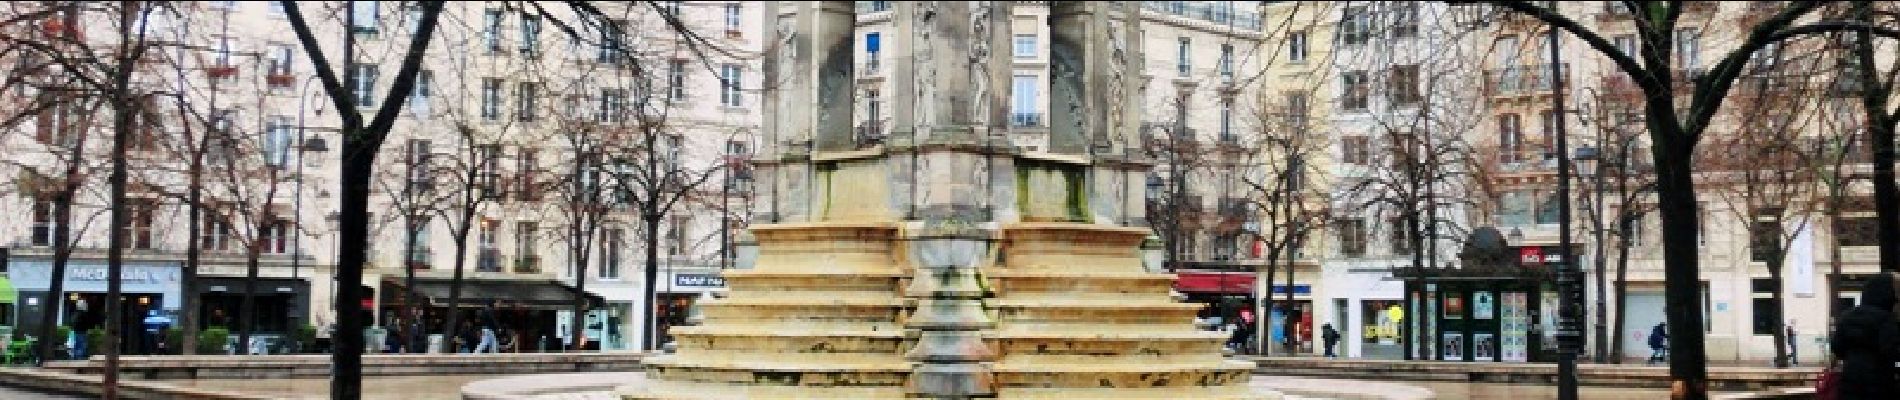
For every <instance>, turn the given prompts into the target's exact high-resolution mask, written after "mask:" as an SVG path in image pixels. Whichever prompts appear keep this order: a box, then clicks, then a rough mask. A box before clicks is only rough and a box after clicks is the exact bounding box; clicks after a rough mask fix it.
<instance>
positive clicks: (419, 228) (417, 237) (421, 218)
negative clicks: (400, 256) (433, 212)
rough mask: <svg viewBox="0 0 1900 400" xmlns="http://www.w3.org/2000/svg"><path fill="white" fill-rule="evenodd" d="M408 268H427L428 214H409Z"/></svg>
mask: <svg viewBox="0 0 1900 400" xmlns="http://www.w3.org/2000/svg"><path fill="white" fill-rule="evenodd" d="M408 240H409V241H411V242H410V243H408V244H410V245H411V246H410V248H409V255H408V257H406V258H407V259H408V260H409V268H412V269H427V268H429V216H428V215H423V214H416V215H411V216H409V239H408Z"/></svg>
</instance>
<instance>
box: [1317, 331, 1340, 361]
mask: <svg viewBox="0 0 1900 400" xmlns="http://www.w3.org/2000/svg"><path fill="white" fill-rule="evenodd" d="M1319 336H1320V340H1322V341H1325V342H1326V358H1339V355H1337V354H1333V346H1336V345H1338V344H1339V330H1336V329H1333V324H1326V325H1324V326H1321V327H1320V333H1319Z"/></svg>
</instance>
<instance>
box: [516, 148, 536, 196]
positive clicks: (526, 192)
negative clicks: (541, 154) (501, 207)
mask: <svg viewBox="0 0 1900 400" xmlns="http://www.w3.org/2000/svg"><path fill="white" fill-rule="evenodd" d="M538 151H539V150H538V149H535V148H533V147H522V148H521V156H520V157H517V158H516V159H515V162H516V164H517V165H516V166H515V173H518V174H521V175H520V176H518V177H516V178H515V184H517V185H520V187H518V188H516V189H515V190H516V191H517V194H516V197H517V198H519V199H521V201H535V200H540V199H541V194H540V186H539V185H538V184H537V183H536V182H535V180H536V179H537V177H536V176H535V174H536V173H538V172H539V170H540V168H541V166H540V165H539V164H538V163H536V160H535V153H536V152H538Z"/></svg>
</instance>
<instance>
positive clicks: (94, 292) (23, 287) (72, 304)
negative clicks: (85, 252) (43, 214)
mask: <svg viewBox="0 0 1900 400" xmlns="http://www.w3.org/2000/svg"><path fill="white" fill-rule="evenodd" d="M8 263H9V265H8V266H7V274H8V275H9V276H10V277H11V281H12V284H13V285H14V288H15V289H16V290H17V293H18V296H19V297H20V298H22V299H23V301H22V302H21V303H20V304H21V305H22V306H21V307H20V308H19V310H18V313H17V314H18V315H13V316H9V317H10V318H13V319H14V320H15V321H17V322H18V327H19V328H20V330H21V331H22V332H27V333H33V332H38V331H39V326H40V324H39V321H40V317H41V315H44V314H45V313H48V312H51V313H56V316H55V320H56V321H58V323H59V324H60V325H65V326H70V327H72V328H73V330H74V331H76V332H85V331H90V330H92V329H95V328H101V329H102V328H104V327H105V323H106V314H107V310H108V308H109V307H111V306H108V305H107V299H106V283H107V282H108V281H110V279H108V276H109V275H108V274H107V270H106V263H105V260H95V259H74V260H71V261H69V262H68V263H67V266H66V276H65V279H64V280H63V284H62V286H63V287H62V288H61V289H62V291H64V292H65V293H66V294H65V295H64V296H62V298H61V299H59V301H58V303H59V304H53V305H48V304H43V303H44V300H43V299H44V297H45V296H46V291H47V290H50V287H51V282H52V279H51V278H52V262H51V261H50V260H46V259H18V258H17V257H16V258H15V259H13V260H9V261H8ZM122 267H123V269H122V270H121V271H120V272H121V273H120V283H121V285H120V293H121V294H122V295H121V297H120V301H119V304H117V305H116V307H118V308H119V312H120V313H121V315H124V316H126V318H123V319H122V322H123V324H122V326H120V330H121V331H124V332H143V331H144V330H143V326H142V323H143V321H144V317H145V316H146V315H148V314H150V313H154V312H156V313H157V314H159V315H161V316H164V317H167V318H172V320H176V317H177V314H178V305H179V300H180V298H181V296H180V295H179V284H178V270H179V265H178V263H176V262H164V261H126V262H125V263H124V264H123V265H122ZM56 340H64V339H63V338H56ZM121 344H122V347H121V348H120V351H122V352H124V353H125V354H151V353H155V352H157V342H156V341H153V340H148V339H147V338H144V337H142V336H140V335H130V336H127V337H126V340H124V341H123V343H121ZM95 350H96V349H95ZM94 352H96V351H94Z"/></svg>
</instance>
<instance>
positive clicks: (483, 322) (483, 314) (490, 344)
mask: <svg viewBox="0 0 1900 400" xmlns="http://www.w3.org/2000/svg"><path fill="white" fill-rule="evenodd" d="M476 314H477V317H478V318H476V323H477V324H480V328H481V343H480V344H477V345H475V353H477V354H479V353H482V352H484V351H485V352H488V353H494V352H495V351H496V350H498V349H497V348H496V347H497V344H496V343H495V308H494V307H493V306H492V305H491V306H490V307H488V308H483V309H481V310H478V311H476Z"/></svg>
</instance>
